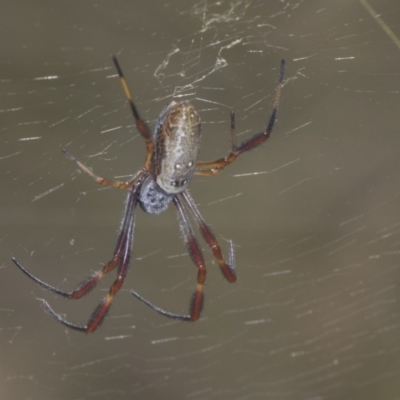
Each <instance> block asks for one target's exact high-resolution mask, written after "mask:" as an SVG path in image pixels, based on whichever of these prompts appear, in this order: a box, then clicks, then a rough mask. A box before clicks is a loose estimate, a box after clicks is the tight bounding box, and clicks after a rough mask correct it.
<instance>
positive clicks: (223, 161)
mask: <svg viewBox="0 0 400 400" xmlns="http://www.w3.org/2000/svg"><path fill="white" fill-rule="evenodd" d="M284 70H285V60H282V61H281V67H280V70H279V83H278V86H277V88H276V92H275V99H274V105H273V108H272V114H271V117H270V119H269V121H268V125H267V127H266V129H265V131H264V132H260V133H256V134H255V135H254V136H252V137H251V138H250V139H247V140H245V141H244V142H242V143H241V144H240V145H239V146H236V134H235V114H234V112H233V111H232V112H231V136H232V150H231V152H230V153H229V155H228V156H227V157H224V158H220V159H219V160H216V161H209V162H207V161H205V162H204V161H199V162H198V163H197V165H196V171H195V174H196V175H203V176H210V175H216V174H218V173H220V172H221V171H222V170H223V169H224V168H225V167H226V166H227V165H229V164H232V163H233V162H234V161H235V160H236V159H237V158H238V157H239V156H240V155H241V154H242V153H244V152H246V151H249V150H251V149H254V148H255V147H257V146H260V145H261V144H262V143H264V142H265V141H266V140H267V139H268V138H269V137H270V135H271V132H272V129H273V127H274V124H275V120H276V114H277V112H278V106H279V100H280V97H281V90H282V85H283V73H284Z"/></svg>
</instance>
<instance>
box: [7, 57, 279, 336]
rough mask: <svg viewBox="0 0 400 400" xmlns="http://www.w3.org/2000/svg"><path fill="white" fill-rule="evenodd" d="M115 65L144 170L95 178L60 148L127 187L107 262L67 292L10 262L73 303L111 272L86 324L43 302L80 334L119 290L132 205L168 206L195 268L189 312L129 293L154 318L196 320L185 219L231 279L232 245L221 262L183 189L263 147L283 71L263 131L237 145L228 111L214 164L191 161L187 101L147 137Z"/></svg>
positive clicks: (199, 258) (193, 122) (200, 268)
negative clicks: (224, 146)
mask: <svg viewBox="0 0 400 400" xmlns="http://www.w3.org/2000/svg"><path fill="white" fill-rule="evenodd" d="M113 61H114V64H115V67H116V69H117V71H118V75H119V78H120V80H121V84H122V88H123V90H124V92H125V96H126V97H127V99H128V102H129V105H130V107H131V110H132V114H133V116H134V118H135V122H136V127H137V129H138V131H139V132H140V134H141V135H142V137H143V138H144V140H145V142H146V150H147V151H146V158H145V162H144V166H143V168H142V169H141V170H139V171H138V172H137V173H136V174H135V175H134V177H133V178H132V179H131V180H130V181H127V182H120V181H113V180H109V179H105V178H102V177H100V176H98V175H96V174H95V173H94V172H93V171H92V170H91V169H90V168H88V167H87V166H86V165H84V164H83V163H82V162H81V161H79V160H78V159H77V158H76V157H74V156H73V155H72V154H70V153H68V152H67V151H66V150H63V152H64V153H65V155H66V156H67V157H69V158H70V159H71V160H72V161H74V162H75V163H76V164H77V166H78V167H79V168H81V169H82V170H83V171H84V172H86V173H87V174H89V175H90V176H91V177H92V178H94V179H95V180H96V182H97V183H99V184H101V185H105V186H113V187H116V188H119V189H127V190H128V196H127V200H126V207H125V213H124V216H123V219H122V224H121V228H120V231H119V235H118V239H117V244H116V246H115V250H114V253H113V256H112V258H111V260H110V261H109V262H108V263H106V264H105V265H104V266H103V268H102V269H101V270H99V271H97V272H96V273H95V274H93V275H91V276H90V277H89V278H87V279H86V280H84V281H83V282H82V283H80V284H79V285H78V286H77V287H76V288H75V289H74V290H72V291H69V292H68V291H64V290H61V289H58V288H56V287H54V286H51V285H49V284H48V283H46V282H44V281H42V280H40V279H39V278H37V277H36V276H34V275H32V274H31V273H30V272H29V271H28V270H27V269H26V268H24V267H23V266H22V265H21V264H20V263H19V262H18V261H17V260H16V259H15V258H13V261H14V263H15V265H16V266H17V267H18V268H19V269H20V270H21V271H22V272H23V273H24V274H26V275H27V276H28V277H29V278H31V279H32V280H34V281H35V282H36V283H38V284H39V285H41V286H42V287H44V288H46V289H48V290H50V291H52V292H54V293H57V294H59V295H61V296H64V297H67V298H69V299H79V298H81V297H82V296H84V295H85V294H87V293H89V292H90V291H91V290H92V289H93V288H94V287H95V286H96V285H97V283H98V282H99V281H100V280H101V279H102V278H103V277H104V276H105V275H106V274H107V273H109V272H111V271H113V270H114V269H117V277H116V279H115V280H114V282H113V283H112V285H111V287H110V289H109V291H108V293H107V294H106V295H105V296H104V298H103V299H102V300H101V302H100V304H99V305H98V306H97V308H96V309H95V310H94V312H93V313H92V315H91V317H90V318H89V321H88V322H87V324H86V325H78V324H74V323H72V322H69V321H68V320H66V319H64V318H63V317H62V316H61V315H60V314H58V313H56V312H55V311H54V310H53V309H52V308H51V307H50V305H49V304H48V302H47V301H46V300H43V304H44V306H45V307H46V309H47V311H48V312H49V313H50V314H51V315H52V316H53V317H54V318H56V319H57V320H58V321H59V322H61V323H62V324H64V325H66V326H68V327H70V328H72V329H76V330H78V331H83V332H93V331H95V330H96V329H97V328H98V327H99V325H100V324H101V322H102V321H103V319H104V317H105V316H106V314H107V312H108V310H109V308H110V306H111V303H112V301H113V299H114V296H115V294H116V293H117V292H118V291H119V290H120V289H121V287H122V285H123V283H124V280H125V278H126V274H127V272H128V268H129V263H130V259H131V252H132V245H133V231H134V227H135V211H136V206H137V205H138V204H139V205H140V207H141V208H142V209H143V210H144V211H145V212H146V213H149V214H159V213H160V212H162V211H164V210H165V209H166V208H167V207H168V205H169V204H170V203H171V202H172V203H173V204H174V206H175V208H176V211H177V215H178V222H179V227H180V229H181V232H182V237H183V240H184V242H185V244H186V247H187V249H188V253H189V255H190V257H191V259H192V261H193V263H194V264H195V265H196V267H197V284H196V289H195V292H194V294H193V298H192V302H191V304H190V309H189V314H175V313H172V312H169V311H166V310H164V309H161V308H159V307H157V306H155V305H154V304H153V303H151V302H149V301H148V300H146V299H145V298H143V297H142V296H141V295H139V294H138V293H137V292H135V291H131V293H132V295H133V296H135V297H136V298H137V299H139V300H141V301H142V302H143V303H145V304H146V305H148V306H149V307H150V308H152V309H153V310H155V311H157V312H159V313H160V314H162V315H164V316H166V317H169V318H175V319H178V320H183V321H196V320H197V319H199V317H200V314H201V310H202V306H203V299H204V294H203V291H204V282H205V279H206V264H205V261H204V257H203V253H202V251H201V247H200V245H199V243H198V241H197V239H196V237H195V235H194V233H193V229H192V227H191V224H190V221H189V219H188V215H190V216H191V218H192V220H193V221H194V222H195V223H196V224H197V226H198V228H199V230H200V232H201V235H202V236H203V239H204V240H205V242H206V243H207V245H208V246H209V247H210V248H211V250H212V252H213V254H214V257H215V258H216V260H217V261H218V265H219V267H220V269H221V271H222V273H223V275H224V277H225V278H226V279H227V281H228V282H235V281H236V273H235V255H234V251H233V244H232V242H231V241H229V262H228V263H227V262H225V260H224V257H223V255H222V251H221V247H220V245H219V244H218V241H217V239H216V237H215V236H214V234H213V233H212V231H211V229H210V227H209V226H208V225H207V224H206V222H205V221H204V218H203V217H202V216H201V214H200V211H199V210H198V208H197V206H196V204H195V202H194V200H193V199H192V197H191V196H190V194H189V192H188V191H187V190H186V189H187V186H188V184H189V182H190V180H191V179H192V177H193V175H194V174H195V175H203V176H210V175H216V174H218V173H219V172H221V171H222V170H223V169H224V168H225V167H226V166H227V165H229V164H231V163H232V162H234V161H235V160H236V158H237V157H238V156H239V155H240V154H242V153H244V152H246V151H248V150H251V149H253V148H255V147H257V146H259V145H260V144H262V143H264V142H265V141H266V140H267V139H268V138H269V137H270V135H271V132H272V129H273V127H274V123H275V119H276V113H277V111H278V105H279V99H280V94H281V89H282V86H283V73H284V69H285V61H284V60H282V61H281V65H280V69H279V78H278V86H277V88H276V92H275V98H274V104H273V108H272V113H271V116H270V118H269V120H268V123H267V126H266V128H265V130H263V131H262V132H259V133H256V134H255V135H253V136H252V137H250V138H249V139H247V140H245V141H244V142H242V143H241V144H239V145H238V146H237V145H236V135H235V114H234V112H233V111H232V112H231V139H232V148H231V151H230V153H229V154H228V155H227V156H226V157H223V158H220V159H218V160H215V161H206V162H204V161H197V157H198V154H199V149H200V140H201V124H200V117H199V115H198V114H197V112H196V111H195V109H194V107H193V105H192V104H191V103H190V102H188V101H183V102H175V101H172V102H171V103H169V104H168V105H167V106H166V107H165V108H164V110H163V111H162V112H161V114H160V117H159V119H158V121H157V124H156V128H155V131H154V135H151V134H150V131H149V129H148V127H147V124H146V123H145V122H144V121H143V120H142V119H141V118H140V116H139V113H138V111H137V109H136V106H135V104H134V102H133V99H132V95H131V92H130V90H129V87H128V84H127V82H126V80H125V78H124V75H123V73H122V70H121V67H120V66H119V63H118V61H117V59H116V57H113Z"/></svg>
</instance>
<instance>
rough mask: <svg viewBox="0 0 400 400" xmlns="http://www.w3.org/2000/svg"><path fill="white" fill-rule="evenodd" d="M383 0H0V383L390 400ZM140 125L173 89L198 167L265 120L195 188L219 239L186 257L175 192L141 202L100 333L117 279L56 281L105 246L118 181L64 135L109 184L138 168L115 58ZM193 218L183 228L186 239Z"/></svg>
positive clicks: (38, 392) (115, 225)
mask: <svg viewBox="0 0 400 400" xmlns="http://www.w3.org/2000/svg"><path fill="white" fill-rule="evenodd" d="M399 20H400V6H399V4H398V2H397V1H395V0H379V1H378V0H360V1H356V0H354V1H348V0H337V1H326V0H322V1H321V0H320V1H304V0H299V1H285V0H271V1H268V2H265V1H261V0H258V1H256V0H237V1H224V0H223V1H212V0H208V1H198V2H187V1H183V0H169V1H165V2H149V1H141V0H139V1H135V2H131V1H119V0H116V1H113V2H110V1H104V0H100V1H85V2H82V1H77V0H72V1H68V2H51V1H46V0H37V1H33V2H3V4H2V7H1V15H0V21H1V24H0V30H1V36H2V37H3V40H2V48H3V50H2V51H3V53H2V61H1V62H0V67H1V72H0V103H1V104H0V115H1V124H0V129H1V133H0V143H1V145H0V177H1V179H0V185H1V189H0V190H1V196H0V267H1V269H0V274H1V277H0V287H1V291H0V312H1V314H0V315H1V320H0V332H1V336H0V338H1V339H0V340H1V344H0V346H1V349H2V350H1V361H0V397H1V398H2V399H7V400H16V399H32V400H36V399H40V400H54V399H61V400H64V399H68V400H70V399H88V398H90V399H98V400H102V399H110V398H112V399H127V398H135V399H191V400H204V399H227V398H229V399H231V400H236V399H237V400H239V399H240V400H242V399H313V400H316V399H352V398H353V399H354V398H360V399H361V398H362V399H388V400H394V399H399V398H400V383H399V382H400V380H399V378H400V356H399V349H400V341H399V337H400V303H399V301H400V286H399V283H400V282H399V277H400V209H399V200H400V157H399V145H400V139H399V128H398V125H399V106H400V96H399V93H400V81H399V61H400V52H399V50H400V41H399V38H400V25H399ZM112 54H116V55H117V56H118V59H119V61H120V64H121V66H122V68H123V71H124V73H125V75H126V78H127V80H128V82H129V84H130V87H131V90H132V93H133V96H134V99H135V102H136V104H137V107H138V109H139V111H140V113H141V116H142V117H143V119H145V120H146V121H148V122H149V125H150V127H151V129H153V127H154V125H155V122H156V120H157V118H158V115H159V114H160V112H161V110H162V109H163V107H164V106H165V104H167V103H168V102H169V101H171V100H176V101H179V100H183V99H184V100H190V101H192V102H193V104H194V106H195V107H196V109H197V111H198V112H199V114H200V116H201V118H202V128H203V141H202V149H201V159H202V160H212V159H215V158H219V157H222V156H225V155H227V154H228V152H229V150H230V120H229V112H230V110H231V109H234V110H235V111H236V131H237V134H238V140H239V141H240V140H244V139H245V138H248V137H250V136H251V135H252V134H254V133H255V132H258V131H262V130H263V129H264V127H265V124H266V122H267V120H268V118H269V116H270V112H271V107H272V103H273V96H274V91H275V88H276V84H277V78H278V70H279V64H280V60H281V59H282V58H284V59H285V60H286V71H285V84H284V87H283V90H282V97H281V104H280V108H279V112H278V120H277V122H276V125H275V128H274V132H273V134H272V136H271V138H270V140H269V141H268V142H267V143H266V144H264V145H263V146H262V147H260V148H258V149H256V150H254V151H252V152H250V153H247V154H245V155H243V156H242V157H240V158H239V159H238V160H237V162H235V163H234V164H233V165H231V166H230V167H229V168H227V169H226V170H225V171H224V172H222V173H221V174H219V175H218V176H215V177H210V178H207V177H195V178H194V179H193V181H192V183H191V186H190V192H191V194H192V196H193V197H194V199H195V201H196V203H197V204H198V206H199V208H200V211H201V212H202V214H203V216H204V217H205V219H206V221H207V222H208V223H209V224H210V226H211V227H212V229H213V231H214V232H215V234H216V236H217V238H218V240H219V242H220V244H221V246H222V248H223V251H224V254H225V255H226V256H227V254H228V240H232V241H233V243H234V247H235V252H236V266H237V274H238V281H237V282H236V283H234V284H230V283H228V282H227V281H226V280H224V278H223V277H222V275H221V273H220V272H219V270H218V265H217V263H216V261H215V259H214V258H213V255H212V252H211V251H210V249H209V248H208V247H207V245H206V244H205V243H204V242H203V241H202V239H201V236H200V235H199V240H200V243H201V244H202V247H203V249H204V254H205V258H206V262H207V267H208V275H207V283H206V297H205V306H204V310H203V314H202V317H201V319H200V320H199V321H197V322H196V323H183V322H178V321H171V320H169V319H166V318H165V317H162V316H160V315H158V314H157V313H155V312H153V311H152V310H150V309H149V308H148V307H146V306H145V305H144V304H142V303H140V302H139V301H137V300H136V299H135V298H133V296H132V295H131V294H130V293H129V291H130V290H131V289H134V290H136V291H138V292H139V293H140V294H141V295H143V296H145V297H146V298H148V299H149V300H150V301H152V302H154V303H155V304H157V305H158V306H160V307H163V308H165V309H167V310H170V311H171V312H176V313H186V312H187V310H188V308H189V303H190V298H191V295H192V293H193V290H194V288H195V281H196V268H195V267H194V265H193V264H192V263H191V260H190V258H189V256H188V254H187V252H186V249H185V246H184V244H183V242H182V240H181V237H180V236H181V235H180V232H179V228H178V222H177V220H176V215H175V210H174V208H173V207H170V209H169V210H168V211H167V212H165V213H163V214H161V215H158V216H154V215H146V214H144V213H143V212H142V211H141V210H138V212H137V218H136V230H135V239H134V249H133V257H132V262H131V267H130V270H129V274H128V277H127V279H126V281H125V284H124V286H123V288H122V290H121V291H120V292H119V293H118V295H117V297H116V299H115V301H114V303H113V306H112V307H111V310H110V313H109V315H108V316H107V318H106V319H105V321H104V323H103V325H102V326H101V328H100V329H99V330H98V331H96V332H95V333H94V334H90V335H85V334H82V333H79V332H75V331H71V330H68V329H67V328H65V327H64V326H63V325H61V324H59V323H57V321H55V320H54V319H53V318H52V317H51V316H50V315H48V314H47V313H46V312H45V310H44V309H43V307H42V304H41V302H40V301H39V300H38V299H41V298H44V299H46V300H47V301H49V303H50V304H51V306H52V307H53V308H54V309H55V311H56V312H59V313H61V314H62V315H63V316H65V317H66V318H68V320H71V321H73V322H76V323H81V324H85V323H86V321H87V320H88V318H89V316H90V315H91V313H92V312H93V309H94V308H95V307H96V305H97V304H98V302H99V300H100V298H101V297H102V296H104V295H105V293H106V291H107V290H108V288H109V286H110V284H111V283H112V281H113V279H115V274H113V273H110V276H107V277H106V278H105V279H104V280H103V281H102V282H101V284H100V285H99V286H98V287H96V289H94V290H93V291H92V292H91V293H90V294H89V295H88V296H86V297H84V298H83V299H81V300H77V301H72V300H70V301H69V300H65V299H63V298H60V297H59V296H57V295H55V294H53V293H50V292H48V291H46V290H44V289H42V288H41V287H39V286H38V285H37V284H35V283H34V282H33V281H31V280H29V279H28V278H27V277H26V276H24V275H23V274H22V273H21V272H20V271H19V270H18V269H17V268H16V267H15V266H14V265H13V263H12V262H11V257H12V256H14V257H17V258H18V260H19V261H20V262H21V263H22V265H24V266H25V267H26V268H27V269H29V271H31V272H32V273H34V274H35V275H37V276H38V277H39V278H41V279H43V280H44V281H46V282H48V283H50V284H52V285H55V286H57V287H60V288H62V289H65V290H70V289H73V288H74V287H75V286H76V285H77V284H78V283H79V282H81V281H82V280H83V279H85V278H86V277H88V276H89V275H90V274H91V273H93V272H94V271H96V270H98V269H99V268H101V267H102V265H103V264H104V263H105V262H107V261H108V260H109V259H110V258H111V256H112V252H113V249H114V246H115V243H116V239H117V232H118V229H119V226H120V220H121V217H122V212H123V209H124V201H125V197H126V192H124V191H121V190H116V189H112V188H111V189H110V188H104V187H101V186H99V185H97V184H96V183H95V182H94V181H93V180H92V179H91V178H90V177H89V176H87V175H86V174H83V173H81V172H80V171H79V170H78V169H77V167H76V165H74V164H73V163H72V162H70V161H69V160H68V159H66V157H65V156H64V155H63V154H62V153H61V149H62V148H64V147H65V148H67V149H68V150H69V151H70V152H71V153H72V154H74V155H75V156H77V157H78V158H80V159H81V160H82V161H83V162H85V163H86V164H87V165H88V166H89V167H91V168H93V169H94V171H95V172H96V173H97V174H99V175H101V176H105V177H108V178H111V179H119V180H125V179H129V178H130V177H131V176H132V174H134V173H135V172H136V171H137V170H138V169H139V168H141V167H142V165H143V162H144V157H145V146H144V142H143V139H142V138H141V137H140V136H139V135H138V133H137V131H136V129H135V126H134V120H133V118H132V116H131V113H130V109H129V107H128V105H127V102H126V99H125V97H124V94H123V91H122V89H121V85H120V82H119V80H118V78H117V76H116V71H115V69H114V67H113V64H112V61H111V55H112ZM197 233H198V232H197Z"/></svg>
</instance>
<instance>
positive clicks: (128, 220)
mask: <svg viewBox="0 0 400 400" xmlns="http://www.w3.org/2000/svg"><path fill="white" fill-rule="evenodd" d="M139 190H140V184H139V185H137V186H136V187H134V188H133V189H132V190H130V192H129V194H128V199H127V205H126V209H125V213H124V217H123V222H122V228H121V231H120V234H119V236H118V241H117V245H116V247H115V250H114V255H113V258H112V259H111V261H110V262H108V263H107V264H106V265H105V266H104V267H103V268H102V269H101V270H100V271H98V272H97V273H95V274H94V275H93V276H91V277H90V278H89V279H87V280H85V281H84V282H82V283H81V284H79V285H78V286H77V287H76V289H74V290H73V291H71V292H67V291H64V290H61V289H58V288H56V287H54V286H51V285H49V284H48V283H46V282H43V281H42V280H40V279H38V278H37V277H35V276H34V275H32V274H31V273H30V272H29V271H28V270H26V269H25V268H24V267H23V266H22V265H21V264H20V263H19V262H18V261H17V260H16V259H15V258H13V261H14V263H15V265H16V266H17V267H18V268H19V269H20V270H21V271H22V272H23V273H25V274H26V275H27V276H29V277H30V278H31V279H32V280H34V281H35V282H36V283H38V284H39V285H41V286H42V287H44V288H45V289H48V290H50V291H52V292H54V293H57V294H59V295H61V296H64V297H67V298H69V299H79V298H80V297H82V296H84V295H85V294H87V293H89V292H90V290H92V289H93V288H94V287H95V286H96V285H97V283H98V282H99V281H100V279H101V278H103V277H104V275H105V274H107V273H108V272H110V271H112V270H113V269H115V267H116V266H117V265H119V267H118V274H117V279H116V280H115V281H114V283H113V285H112V286H111V288H110V290H109V292H108V294H107V296H106V297H105V298H104V299H103V300H102V302H101V303H100V305H99V306H98V307H97V308H96V310H95V312H94V313H93V314H92V316H91V317H90V319H89V322H88V324H87V325H86V326H84V325H77V324H74V323H72V322H69V321H67V320H65V319H64V318H62V317H61V316H60V314H57V313H56V312H55V311H54V310H53V309H52V308H51V307H50V305H49V304H48V302H47V301H46V300H42V301H43V304H44V306H45V307H46V308H47V310H48V311H49V312H50V314H52V315H53V317H54V318H56V319H57V320H58V321H59V322H61V323H62V324H64V325H66V326H68V327H69V328H73V329H76V330H79V331H83V332H88V333H89V332H93V331H94V330H95V329H97V327H98V326H99V325H100V323H101V322H102V320H103V318H104V317H105V315H106V313H107V311H108V309H109V307H110V305H111V302H112V300H113V298H114V296H115V294H116V293H117V292H118V290H119V289H120V288H121V286H122V284H123V282H124V279H125V276H126V272H127V268H128V266H129V260H130V253H131V249H132V238H133V229H134V212H135V208H136V203H137V195H138V192H139Z"/></svg>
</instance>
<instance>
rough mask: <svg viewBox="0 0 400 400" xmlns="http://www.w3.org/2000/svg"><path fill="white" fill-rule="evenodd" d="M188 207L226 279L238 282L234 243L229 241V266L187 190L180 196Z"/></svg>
mask: <svg viewBox="0 0 400 400" xmlns="http://www.w3.org/2000/svg"><path fill="white" fill-rule="evenodd" d="M180 196H181V197H182V198H183V200H184V201H185V203H186V204H187V206H188V207H189V210H190V212H191V213H192V215H193V217H194V219H195V221H196V223H197V225H198V226H199V228H200V232H201V234H202V235H203V238H204V240H205V241H206V242H207V244H208V245H209V246H210V247H211V250H212V251H213V253H214V257H215V258H216V259H217V261H218V263H219V266H220V268H221V271H222V273H223V274H224V276H225V278H226V279H227V280H228V281H229V282H235V281H236V274H235V253H234V251H233V245H232V242H231V241H229V264H227V263H226V262H225V260H224V258H223V256H222V251H221V247H220V246H219V244H218V241H217V239H216V237H215V236H214V234H213V233H212V231H211V228H210V227H209V226H208V225H207V224H206V222H205V221H204V218H203V217H202V215H201V214H200V211H199V209H198V208H197V206H196V204H195V202H194V200H193V199H192V197H191V196H190V194H189V192H188V191H187V190H185V191H184V192H182V193H181V195H180Z"/></svg>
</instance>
